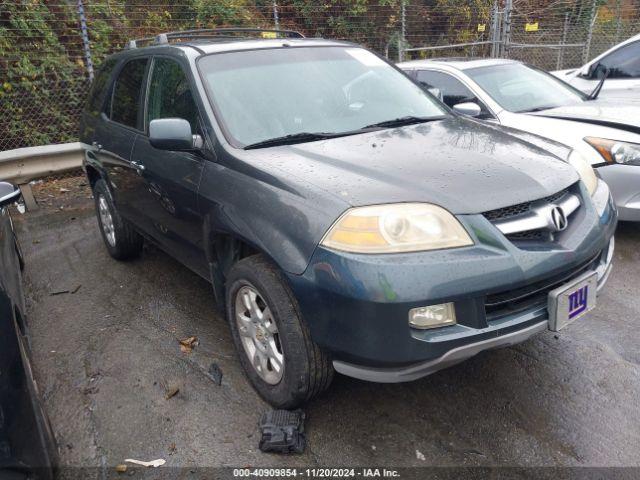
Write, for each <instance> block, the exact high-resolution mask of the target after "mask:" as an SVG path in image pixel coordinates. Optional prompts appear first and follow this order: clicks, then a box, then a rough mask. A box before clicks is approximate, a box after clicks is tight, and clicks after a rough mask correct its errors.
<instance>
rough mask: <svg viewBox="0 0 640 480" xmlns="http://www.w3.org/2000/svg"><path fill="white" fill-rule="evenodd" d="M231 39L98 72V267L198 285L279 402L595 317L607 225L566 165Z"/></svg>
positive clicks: (345, 64) (534, 148)
mask: <svg viewBox="0 0 640 480" xmlns="http://www.w3.org/2000/svg"><path fill="white" fill-rule="evenodd" d="M231 33H232V32H229V31H225V32H222V34H221V32H220V31H218V32H215V31H202V32H182V33H172V34H166V35H160V36H159V37H157V39H156V40H155V41H153V40H151V41H149V42H148V43H151V44H150V45H149V46H145V47H144V48H139V47H140V45H139V44H136V43H135V42H132V43H130V48H128V49H127V50H125V51H123V52H119V53H117V54H115V55H113V56H111V57H109V58H108V59H107V60H106V61H105V66H104V68H103V69H102V71H101V73H100V74H99V75H98V76H97V80H96V82H95V84H94V87H93V89H92V93H91V94H90V98H89V101H88V103H87V105H86V108H85V111H84V114H83V117H82V128H81V141H82V142H83V145H84V148H85V160H84V167H85V169H86V172H87V176H88V178H89V181H90V183H91V185H92V188H93V190H94V195H95V199H96V210H97V216H98V222H99V226H100V230H101V233H102V236H103V239H104V241H105V245H106V247H107V250H108V251H109V253H110V254H111V255H112V256H113V257H114V258H116V259H122V260H124V259H128V258H133V257H136V256H138V255H139V254H140V252H141V249H142V244H143V241H144V240H148V241H151V242H153V243H154V244H156V245H158V246H159V247H160V248H161V249H163V250H165V251H167V252H168V253H169V254H171V255H172V256H174V257H175V258H177V259H178V260H179V261H181V262H182V263H183V264H185V265H186V266H188V267H189V268H190V269H192V270H193V271H194V272H196V273H198V274H199V275H200V276H202V277H203V278H205V279H207V280H208V281H209V282H211V283H212V285H213V295H214V296H215V298H216V301H217V304H218V305H219V306H221V307H224V308H225V311H226V315H227V319H228V321H229V325H230V327H231V331H232V334H233V338H234V342H235V345H236V349H237V351H238V354H239V358H240V362H241V364H242V366H243V368H244V371H245V373H246V375H247V376H248V378H249V380H250V381H251V383H252V384H253V386H254V387H255V388H256V390H257V391H258V392H259V393H260V394H261V395H262V396H263V397H264V398H265V399H266V400H267V401H269V402H270V403H271V404H272V405H274V406H279V407H294V406H296V405H299V404H300V403H302V402H304V401H306V400H308V399H310V398H312V397H313V396H315V395H317V394H318V393H319V392H321V391H322V390H323V389H325V388H326V387H327V386H328V385H329V383H330V381H331V378H332V375H333V372H334V369H335V370H336V371H338V372H340V373H343V374H347V375H350V376H354V377H357V378H361V379H366V380H372V381H380V382H400V381H408V380H413V379H416V378H419V377H421V376H424V375H427V374H429V373H432V372H434V371H436V370H438V369H440V368H444V367H446V366H449V365H452V364H454V363H457V362H460V361H462V360H464V359H465V358H468V357H470V356H472V355H475V354H476V353H478V352H480V351H482V350H486V349H490V348H496V347H499V346H506V345H511V344H514V343H517V342H521V341H524V340H525V339H527V338H529V337H530V336H531V335H533V334H535V333H537V332H540V331H542V330H544V329H547V328H552V329H554V330H557V329H559V328H561V327H562V326H564V324H566V323H568V322H569V320H570V319H572V318H577V317H578V316H579V315H578V314H582V313H584V312H585V311H586V310H588V309H589V308H592V307H593V302H594V301H595V293H596V292H595V290H596V289H600V288H601V287H602V285H604V283H605V281H606V279H607V277H608V274H609V272H610V269H611V259H612V255H613V232H614V229H615V225H616V221H617V217H616V211H615V208H614V207H613V206H612V203H611V196H610V194H609V190H608V188H607V186H606V184H605V183H604V182H602V181H599V180H598V178H597V177H596V176H595V174H594V172H593V169H592V168H591V167H590V165H589V164H588V163H587V162H586V161H585V160H584V159H583V158H581V157H580V155H579V154H578V153H577V152H573V151H570V150H568V149H566V148H565V147H562V146H560V145H558V144H554V143H552V142H549V141H545V140H543V139H541V138H539V137H535V136H533V135H526V134H522V135H520V136H519V137H516V136H514V135H513V134H510V133H508V132H507V131H506V130H502V129H500V128H499V127H492V126H488V125H484V124H482V123H480V122H477V121H475V120H470V119H465V118H463V117H461V116H459V115H457V114H455V113H453V112H452V111H451V110H449V109H448V108H447V107H446V106H444V105H443V104H442V103H441V102H439V101H438V100H436V99H435V98H434V97H432V96H431V95H429V94H428V93H426V92H424V91H423V90H422V89H421V88H420V86H419V85H417V84H415V83H414V82H413V81H412V80H410V79H409V78H408V77H407V76H406V75H404V74H403V73H402V72H401V71H400V70H398V69H397V68H396V67H394V66H392V65H390V64H389V63H388V62H386V60H384V59H382V58H381V57H379V56H377V55H375V54H374V53H372V52H370V51H368V50H365V49H363V48H361V47H359V46H357V45H354V44H350V43H345V42H334V41H328V40H323V39H304V38H297V37H298V36H297V35H294V34H292V33H291V32H276V33H275V34H274V36H276V37H280V38H273V39H260V38H258V39H255V38H244V37H243V38H236V39H230V38H229V37H230V36H231ZM235 33H237V32H235ZM245 33H246V32H245ZM570 289H576V290H575V291H573V290H571V291H570ZM578 290H579V291H578ZM587 291H588V292H589V296H588V301H587ZM579 293H580V296H579V295H578V294H579ZM569 297H570V298H569ZM575 299H579V302H578V303H575V302H574V300H575ZM568 301H570V302H571V303H570V305H571V307H567V306H566V304H567V302H568ZM576 301H577V300H576ZM574 303H575V304H574ZM567 308H569V310H568V311H564V310H562V309H565V310H566V309H567Z"/></svg>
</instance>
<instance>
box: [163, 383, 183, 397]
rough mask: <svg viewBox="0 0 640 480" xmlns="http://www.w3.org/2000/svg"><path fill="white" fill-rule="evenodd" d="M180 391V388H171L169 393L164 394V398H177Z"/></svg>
mask: <svg viewBox="0 0 640 480" xmlns="http://www.w3.org/2000/svg"><path fill="white" fill-rule="evenodd" d="M179 391H180V387H175V386H174V387H171V388H169V389H168V390H167V392H166V393H165V394H164V398H165V399H167V400H169V399H170V398H172V397H175V396H176V395H177V394H178V392H179Z"/></svg>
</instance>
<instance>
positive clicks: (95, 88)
mask: <svg viewBox="0 0 640 480" xmlns="http://www.w3.org/2000/svg"><path fill="white" fill-rule="evenodd" d="M116 63H117V60H115V59H109V60H107V61H106V62H104V64H103V65H102V67H101V68H100V69H99V70H98V73H97V75H96V77H95V79H94V80H93V83H92V84H91V89H90V90H89V96H88V98H87V105H86V110H87V111H88V112H89V113H90V114H91V115H99V114H100V112H102V106H103V105H104V97H105V95H106V92H107V89H108V88H109V80H110V79H111V74H112V73H113V67H115V65H116Z"/></svg>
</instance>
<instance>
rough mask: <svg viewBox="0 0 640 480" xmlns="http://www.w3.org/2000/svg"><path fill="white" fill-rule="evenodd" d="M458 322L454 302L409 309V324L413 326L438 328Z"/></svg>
mask: <svg viewBox="0 0 640 480" xmlns="http://www.w3.org/2000/svg"><path fill="white" fill-rule="evenodd" d="M455 324H456V310H455V308H454V306H453V303H441V304H439V305H429V306H428V307H418V308H412V309H411V310H409V325H410V326H411V327H413V328H436V327H445V326H447V325H455Z"/></svg>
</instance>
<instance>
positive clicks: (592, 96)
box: [587, 67, 610, 100]
mask: <svg viewBox="0 0 640 480" xmlns="http://www.w3.org/2000/svg"><path fill="white" fill-rule="evenodd" d="M596 68H598V67H596ZM603 68H604V72H603V74H602V78H601V79H600V82H598V85H596V88H595V89H594V90H593V92H591V93H590V94H589V95H588V96H587V100H596V99H597V98H598V95H600V90H602V87H603V86H604V82H605V80H606V79H607V77H608V76H609V72H610V70H609V69H608V68H606V67H603Z"/></svg>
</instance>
